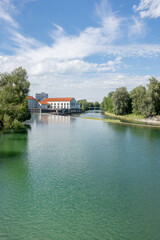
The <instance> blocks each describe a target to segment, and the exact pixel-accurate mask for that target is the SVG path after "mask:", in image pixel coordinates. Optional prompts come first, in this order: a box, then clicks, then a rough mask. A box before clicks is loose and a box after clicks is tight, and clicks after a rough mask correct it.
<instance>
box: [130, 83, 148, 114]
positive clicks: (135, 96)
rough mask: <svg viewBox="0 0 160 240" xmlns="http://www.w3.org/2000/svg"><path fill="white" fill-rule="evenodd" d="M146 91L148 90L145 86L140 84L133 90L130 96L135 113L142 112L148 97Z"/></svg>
mask: <svg viewBox="0 0 160 240" xmlns="http://www.w3.org/2000/svg"><path fill="white" fill-rule="evenodd" d="M146 93H147V91H146V88H145V87H144V86H138V87H136V88H134V89H133V90H132V91H131V93H130V97H131V100H132V109H133V113H135V114H142V112H143V108H144V104H145V99H146Z"/></svg>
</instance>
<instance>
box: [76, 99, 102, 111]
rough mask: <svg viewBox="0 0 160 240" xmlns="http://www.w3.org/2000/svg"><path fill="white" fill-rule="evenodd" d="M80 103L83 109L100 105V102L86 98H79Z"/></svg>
mask: <svg viewBox="0 0 160 240" xmlns="http://www.w3.org/2000/svg"><path fill="white" fill-rule="evenodd" d="M78 103H79V104H80V105H81V109H82V111H87V110H88V109H89V108H91V107H100V104H99V102H95V103H93V102H87V100H86V99H82V100H79V101H78Z"/></svg>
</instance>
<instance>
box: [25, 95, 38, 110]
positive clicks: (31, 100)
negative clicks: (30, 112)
mask: <svg viewBox="0 0 160 240" xmlns="http://www.w3.org/2000/svg"><path fill="white" fill-rule="evenodd" d="M27 100H28V108H29V109H31V108H37V102H36V99H35V98H34V97H31V96H27Z"/></svg>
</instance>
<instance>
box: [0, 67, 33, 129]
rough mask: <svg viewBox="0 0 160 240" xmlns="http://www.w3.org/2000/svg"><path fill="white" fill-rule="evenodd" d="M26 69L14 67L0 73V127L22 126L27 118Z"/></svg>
mask: <svg viewBox="0 0 160 240" xmlns="http://www.w3.org/2000/svg"><path fill="white" fill-rule="evenodd" d="M27 79H28V77H27V73H26V70H25V69H23V68H22V67H19V68H16V69H15V70H13V71H12V72H11V73H10V74H9V73H4V74H0V128H5V129H10V128H19V127H22V126H23V124H22V123H23V122H24V121H25V120H26V119H28V118H29V114H28V109H27V108H28V104H27V97H26V96H27V94H28V92H29V85H30V84H29V82H28V81H27Z"/></svg>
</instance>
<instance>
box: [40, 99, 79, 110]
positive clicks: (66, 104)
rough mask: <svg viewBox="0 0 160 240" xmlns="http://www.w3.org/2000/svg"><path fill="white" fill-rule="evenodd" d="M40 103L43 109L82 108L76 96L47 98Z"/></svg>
mask: <svg viewBox="0 0 160 240" xmlns="http://www.w3.org/2000/svg"><path fill="white" fill-rule="evenodd" d="M38 103H39V104H40V107H41V108H42V109H47V108H50V109H80V104H78V102H77V101H76V100H75V99H74V98H45V99H43V101H40V102H38Z"/></svg>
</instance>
